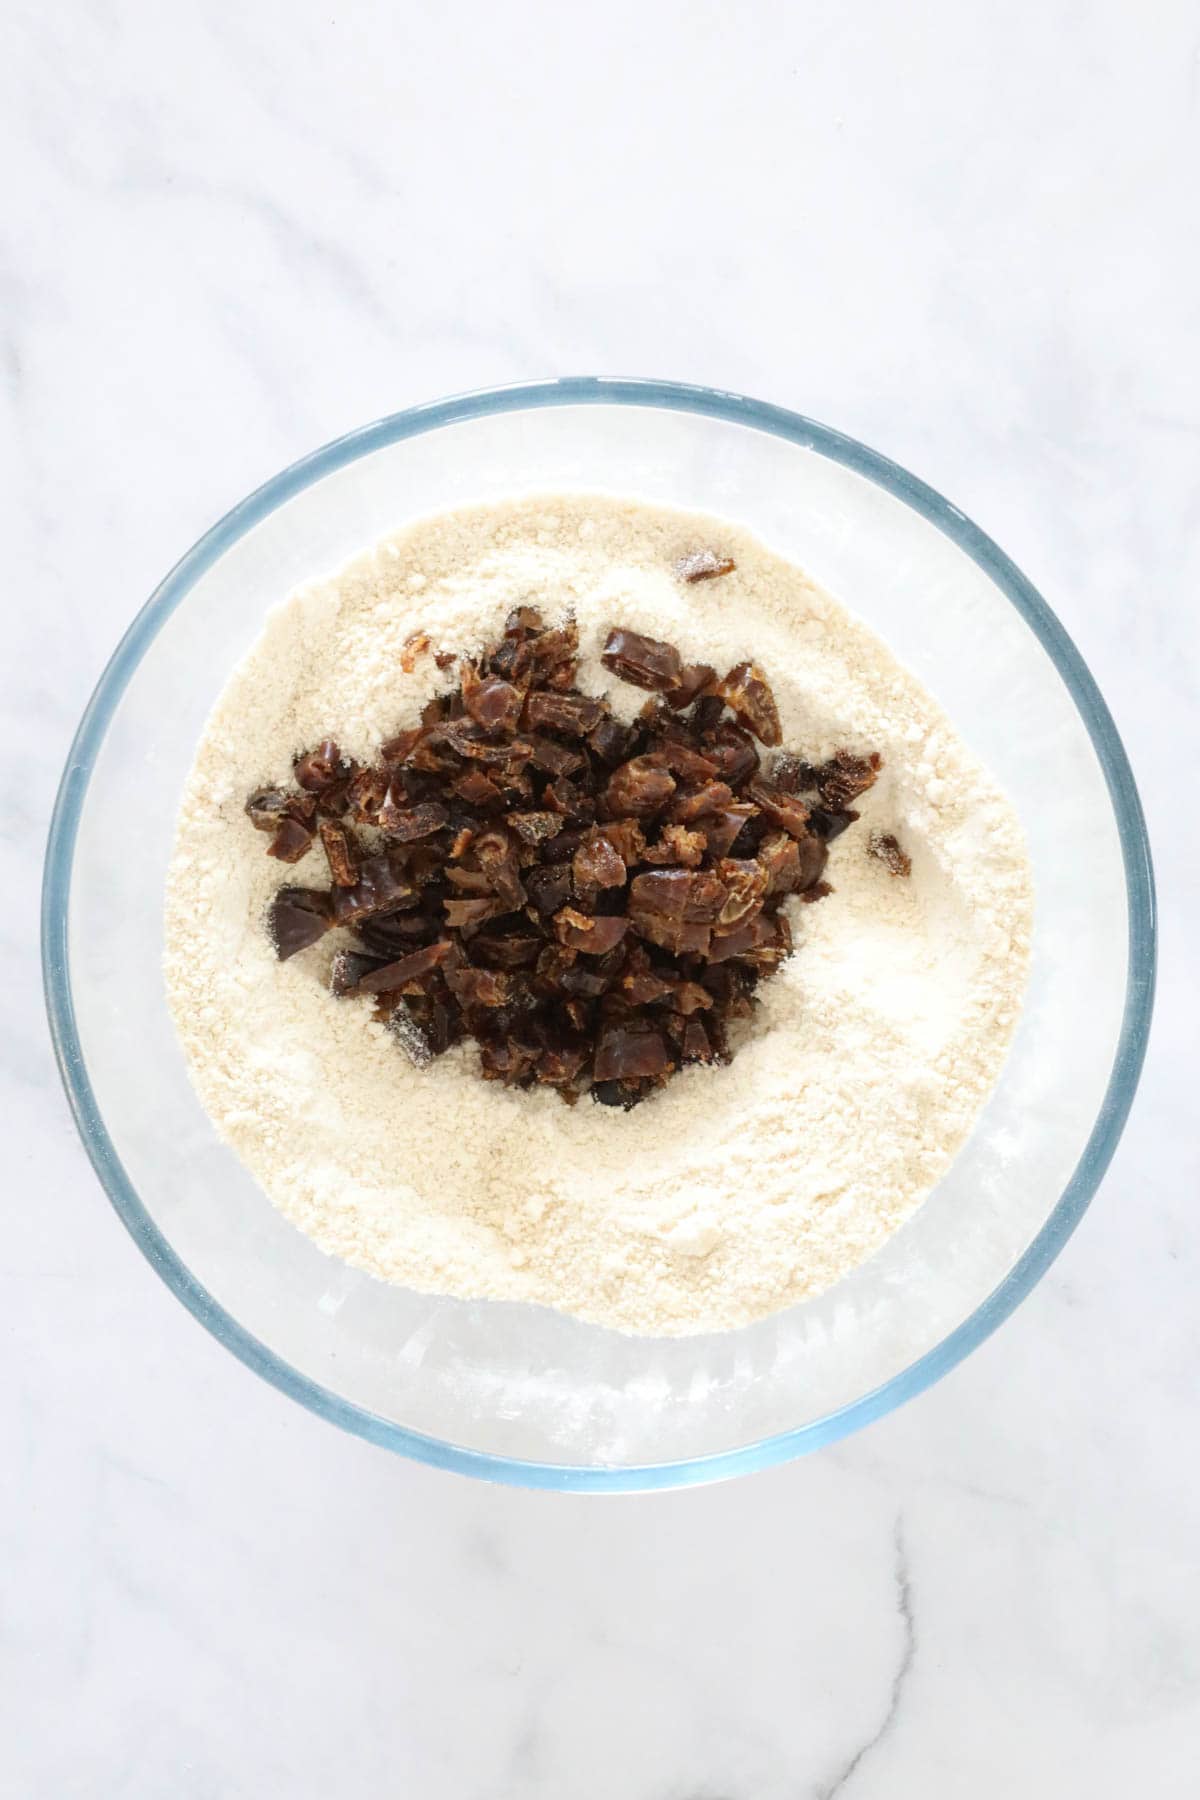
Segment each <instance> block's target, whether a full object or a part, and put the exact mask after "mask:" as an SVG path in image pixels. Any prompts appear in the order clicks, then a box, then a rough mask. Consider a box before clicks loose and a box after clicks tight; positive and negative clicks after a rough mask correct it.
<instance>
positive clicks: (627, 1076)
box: [246, 551, 911, 1108]
mask: <svg viewBox="0 0 1200 1800" xmlns="http://www.w3.org/2000/svg"><path fill="white" fill-rule="evenodd" d="M732 567H733V564H732V562H731V561H730V560H729V559H728V558H722V557H719V556H717V554H716V553H715V552H713V551H697V552H695V553H694V554H693V555H692V556H690V557H688V558H685V559H684V560H683V562H681V563H680V564H679V565H677V570H676V572H677V574H678V575H679V576H680V578H681V579H682V580H684V581H702V580H707V579H709V578H710V577H713V576H718V575H722V574H727V573H729V571H730V570H731V569H732ZM427 652H429V653H430V654H431V655H432V656H433V658H434V661H435V662H436V664H437V667H438V668H439V669H441V668H450V667H451V666H453V667H454V669H455V671H456V673H455V676H454V678H453V679H454V680H455V681H456V685H455V686H454V687H453V688H452V689H449V690H448V691H446V692H444V693H441V694H439V695H437V696H436V697H435V698H434V699H433V700H431V701H429V702H428V703H427V704H426V705H425V706H424V708H423V709H422V711H421V715H420V718H419V720H417V721H415V722H413V723H409V724H408V725H406V726H404V728H403V729H401V730H399V731H397V733H396V735H395V736H394V737H392V738H391V739H389V740H388V741H387V742H386V743H385V744H384V745H383V747H382V750H381V751H380V753H379V757H378V759H377V761H376V763H375V764H374V765H372V766H370V767H362V768H360V767H359V766H358V765H357V764H356V763H354V762H353V761H351V760H349V759H347V758H344V757H343V756H342V754H341V751H340V749H339V747H338V745H337V743H336V741H335V740H334V739H332V738H326V739H323V740H322V741H321V743H319V744H318V745H317V746H316V747H315V748H314V749H312V750H308V751H305V752H304V753H303V754H301V755H299V756H297V757H296V758H295V759H294V761H293V771H294V776H295V785H294V786H293V787H291V788H273V787H268V788H260V789H259V790H258V791H257V792H256V793H254V794H252V795H251V796H250V798H249V799H248V800H247V802H246V813H247V816H248V818H249V821H250V823H251V825H252V826H254V828H255V829H257V830H260V831H262V832H264V833H269V834H270V841H269V843H268V846H267V848H268V853H269V854H271V855H273V856H275V857H276V858H277V859H279V860H283V861H296V860H299V859H300V858H301V857H303V856H304V855H306V854H307V851H308V850H309V848H311V846H312V844H313V842H314V841H315V839H316V837H317V836H318V835H319V837H320V840H321V844H322V847H323V850H324V855H325V860H326V862H327V863H328V875H329V883H330V885H329V888H328V889H327V890H326V889H320V888H315V887H313V888H308V887H295V886H286V885H285V886H283V887H281V888H280V889H279V890H278V891H277V893H276V894H275V896H274V898H273V900H272V901H271V903H270V907H269V909H268V913H267V921H266V924H267V931H268V934H269V936H270V938H271V941H272V942H273V944H274V946H275V950H276V954H277V955H278V957H279V958H280V960H281V961H282V960H286V959H287V958H288V957H291V956H294V955H296V954H297V953H298V952H299V951H301V950H305V949H307V948H309V947H310V946H312V945H313V944H316V943H317V942H318V941H319V940H320V939H321V938H322V937H323V936H324V934H325V933H326V932H327V931H328V930H329V929H330V927H331V926H332V925H338V926H342V927H344V928H345V929H346V931H347V932H348V933H349V934H350V935H349V946H348V947H339V949H338V950H337V952H336V953H335V955H334V957H333V959H332V963H331V966H330V976H329V984H330V988H331V991H332V992H333V993H334V994H335V995H337V996H338V997H339V998H342V997H347V998H348V997H358V998H364V999H365V998H368V997H369V999H370V1001H371V1006H372V1008H373V1016H374V1017H375V1018H377V1019H379V1020H381V1021H382V1022H383V1023H384V1024H386V1026H387V1028H388V1030H389V1031H390V1032H391V1033H392V1035H393V1037H394V1038H395V1040H396V1042H397V1044H398V1045H399V1047H400V1048H401V1049H403V1051H404V1052H405V1054H406V1055H407V1056H408V1057H409V1058H410V1059H411V1061H412V1062H413V1063H414V1064H415V1065H416V1066H417V1067H419V1068H425V1067H426V1066H428V1064H429V1063H430V1062H431V1061H432V1060H433V1059H434V1058H435V1057H437V1056H440V1055H442V1054H443V1053H444V1052H445V1051H446V1050H447V1049H449V1048H450V1046H451V1045H452V1044H454V1043H457V1042H458V1041H459V1040H460V1039H463V1038H468V1039H473V1040H474V1041H475V1043H476V1045H477V1047H478V1048H477V1063H476V1066H477V1067H478V1071H479V1073H480V1075H481V1076H482V1077H483V1078H484V1079H485V1080H489V1081H499V1082H501V1083H503V1084H504V1085H506V1086H510V1087H513V1086H516V1087H529V1086H534V1085H540V1086H545V1087H548V1088H552V1089H554V1090H555V1091H556V1092H557V1093H558V1094H559V1095H560V1096H561V1097H562V1099H563V1100H564V1101H565V1102H567V1103H569V1104H572V1105H573V1104H574V1103H575V1102H576V1101H577V1100H578V1098H579V1096H580V1095H581V1094H582V1093H585V1092H586V1091H587V1090H588V1089H589V1088H590V1090H591V1092H592V1094H593V1096H594V1098H595V1099H597V1100H599V1101H601V1102H602V1103H604V1104H605V1105H610V1106H617V1107H625V1108H628V1107H630V1106H633V1105H636V1104H638V1103H639V1102H640V1101H642V1100H644V1099H645V1098H646V1097H647V1096H648V1095H650V1094H652V1093H653V1092H655V1090H656V1089H657V1088H659V1087H661V1086H662V1085H663V1083H664V1082H666V1081H667V1080H669V1079H670V1077H671V1076H672V1075H673V1074H674V1073H675V1072H676V1070H678V1069H679V1068H680V1067H682V1066H683V1065H685V1064H701V1065H707V1066H712V1065H714V1064H717V1063H721V1062H725V1061H728V1059H729V1056H730V1054H731V1043H730V1037H729V1025H730V1023H731V1022H732V1021H734V1020H738V1019H745V1018H749V1017H750V1016H751V1014H752V1013H753V1010H754V1007H755V1004H756V1001H755V998H754V989H755V986H756V984H757V983H759V982H761V981H763V980H767V979H769V978H770V977H771V975H772V974H773V973H774V971H775V970H776V968H777V967H778V965H779V963H780V962H781V961H782V960H783V959H784V957H786V956H787V955H789V954H790V952H791V948H792V939H791V931H790V928H789V925H788V919H787V915H786V913H785V911H783V910H782V909H783V908H784V906H785V903H786V902H787V901H788V900H789V899H790V898H791V897H792V896H796V897H798V898H799V899H801V900H803V901H805V902H808V903H811V902H813V901H816V900H819V899H820V898H821V897H822V896H823V895H825V894H827V893H829V892H830V891H831V890H830V888H829V885H828V883H827V882H826V881H825V880H824V879H823V875H824V872H825V867H826V863H827V860H828V856H829V844H830V843H831V842H832V841H833V839H835V838H836V837H838V836H839V835H840V834H841V833H842V832H843V831H845V830H847V829H848V828H849V827H850V826H851V825H852V824H853V823H854V822H855V821H856V819H857V816H858V815H857V813H856V812H855V811H854V810H853V808H852V806H851V802H852V801H853V800H855V799H857V798H858V796H859V795H861V794H862V793H864V792H865V791H866V790H867V788H869V787H870V786H871V785H872V784H873V782H874V781H875V779H876V776H877V774H878V771H879V769H880V767H881V763H880V759H879V757H878V756H876V755H874V754H870V753H868V754H865V755H862V756H859V755H857V754H855V753H852V752H851V751H849V750H838V751H837V752H836V753H835V754H834V756H832V757H830V758H829V759H828V760H827V761H826V762H824V763H813V762H809V761H805V760H804V759H802V758H801V757H800V756H798V755H795V754H793V753H792V752H791V751H788V750H782V751H780V752H779V753H778V754H776V755H775V756H774V757H773V758H772V759H771V760H770V763H769V766H768V767H763V766H762V764H761V762H760V755H759V748H758V746H759V745H763V744H765V745H769V746H772V747H774V746H776V745H778V744H779V742H780V735H781V734H780V722H779V712H778V708H777V706H776V703H775V699H774V695H773V694H772V692H771V687H770V684H769V682H768V680H767V677H766V676H765V674H764V673H763V671H762V669H761V668H760V667H759V666H758V665H757V664H756V663H755V662H753V661H752V660H751V659H749V658H747V659H746V660H745V661H743V662H741V663H738V664H737V665H736V666H735V667H734V668H732V669H730V670H729V672H728V673H727V674H726V675H725V676H724V677H723V678H721V679H718V677H717V674H716V671H715V670H714V669H713V668H712V667H710V666H709V665H708V664H706V663H689V664H685V663H684V661H683V658H682V657H681V655H680V653H679V651H678V649H677V647H676V646H675V645H673V644H670V643H666V642H663V641H661V640H659V639H657V638H651V637H647V636H645V635H644V634H642V633H640V632H635V631H630V630H627V629H625V628H624V627H619V626H618V627H614V628H613V629H612V630H611V631H610V632H609V634H608V637H607V639H606V641H605V645H604V650H603V653H602V658H601V660H602V662H603V664H604V666H605V667H606V668H608V669H609V670H610V671H611V673H612V674H613V675H615V676H617V677H618V678H619V679H621V680H623V681H627V682H630V683H632V684H633V685H634V686H635V687H640V688H642V689H644V690H647V691H648V692H649V694H650V695H651V698H650V699H649V700H647V702H646V704H645V705H644V706H643V708H642V710H641V712H640V714H639V716H638V718H637V719H636V721H635V722H634V724H633V725H632V726H629V725H626V724H624V723H623V722H622V721H621V720H620V719H618V718H617V717H616V716H615V715H614V714H613V712H612V710H611V708H610V706H609V704H608V702H607V700H605V699H597V698H596V697H595V696H594V695H591V694H585V693H583V692H581V691H580V689H579V687H578V686H577V677H578V659H579V638H578V632H577V630H576V628H575V626H574V624H573V622H571V621H568V622H567V623H566V624H564V625H560V626H557V627H553V628H549V629H548V628H547V627H546V626H545V624H544V622H543V620H542V617H541V615H540V614H539V613H538V612H537V610H536V609H535V608H533V607H531V606H521V607H517V608H515V609H514V610H513V612H512V613H510V615H509V617H508V619H507V621H506V624H505V629H504V636H503V638H502V639H501V640H500V641H499V642H497V643H495V644H493V645H492V646H490V648H488V649H486V650H485V651H484V652H483V654H482V655H481V656H480V657H479V658H478V659H476V660H473V661H472V660H468V659H466V658H459V659H455V658H453V657H450V656H445V655H443V654H441V653H440V652H438V651H437V650H436V649H435V648H434V647H433V646H432V645H431V643H430V641H429V639H428V637H427V635H426V634H424V633H420V634H418V635H417V637H416V638H414V639H412V640H410V642H409V643H408V644H407V645H406V646H405V649H404V651H403V652H402V661H405V662H406V665H412V664H414V663H415V660H416V658H417V656H419V655H424V654H426V653H427ZM360 827H369V828H370V830H369V832H362V833H360V831H359V830H358V829H357V828H360ZM372 834H375V835H372ZM379 834H382V836H380V835H379ZM867 849H868V851H869V853H870V854H871V855H873V856H876V857H878V858H879V859H880V860H881V861H883V862H884V864H885V866H886V867H887V868H888V869H889V870H890V871H891V872H892V873H893V874H897V875H905V874H907V873H908V872H909V869H910V867H911V864H910V862H909V859H908V857H907V855H906V853H905V852H904V851H903V849H902V848H901V847H900V845H899V843H898V841H897V840H896V838H895V837H893V836H891V835H890V834H887V833H882V832H874V833H872V835H871V837H870V840H869V842H868V845H867Z"/></svg>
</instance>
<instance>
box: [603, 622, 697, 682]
mask: <svg viewBox="0 0 1200 1800" xmlns="http://www.w3.org/2000/svg"><path fill="white" fill-rule="evenodd" d="M600 660H601V662H602V663H603V664H604V666H605V668H606V669H611V670H612V672H613V674H614V675H619V676H620V677H621V680H622V681H629V682H632V683H633V685H634V687H640V688H649V689H650V690H651V692H652V693H659V694H665V693H666V692H667V691H668V690H669V689H671V688H673V687H677V686H678V685H679V681H680V678H681V676H682V674H683V659H682V657H681V656H680V654H679V652H678V650H676V648H675V646H674V644H664V643H663V642H662V641H661V640H660V639H659V638H652V637H643V636H642V634H641V632H640V631H622V630H620V629H618V630H616V631H610V632H609V634H608V639H607V642H606V643H605V646H604V649H603V651H602V652H601V655H600Z"/></svg>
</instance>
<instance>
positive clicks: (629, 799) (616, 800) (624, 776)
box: [602, 756, 675, 819]
mask: <svg viewBox="0 0 1200 1800" xmlns="http://www.w3.org/2000/svg"><path fill="white" fill-rule="evenodd" d="M674 792H675V777H674V776H673V775H672V774H671V772H670V770H669V769H664V768H663V767H662V766H661V765H660V764H659V762H658V761H657V759H656V758H655V757H653V756H635V757H633V758H632V759H631V760H630V761H629V762H627V763H622V764H621V766H620V768H619V769H615V770H614V771H613V773H612V774H611V775H610V776H609V778H608V781H607V782H606V784H605V787H604V793H603V796H602V799H603V804H604V810H605V814H606V816H607V817H608V818H610V819H622V818H634V819H649V818H652V817H653V815H654V814H655V813H656V812H661V811H662V809H663V807H664V806H665V805H666V803H667V801H668V800H669V799H670V798H671V795H672V794H673V793H674Z"/></svg>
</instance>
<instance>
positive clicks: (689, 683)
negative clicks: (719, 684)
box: [666, 663, 717, 712]
mask: <svg viewBox="0 0 1200 1800" xmlns="http://www.w3.org/2000/svg"><path fill="white" fill-rule="evenodd" d="M716 678H717V671H716V670H715V669H714V668H713V667H712V665H711V664H710V663H688V664H687V666H686V667H685V668H684V669H683V671H682V672H681V674H680V677H679V680H678V681H677V682H676V683H675V686H674V687H672V688H668V689H667V691H666V700H667V705H668V706H674V707H677V708H678V709H679V711H680V712H682V711H683V709H684V707H687V706H691V704H692V702H693V701H694V700H696V699H697V698H698V697H699V696H700V694H701V693H703V691H704V689H705V688H706V687H707V686H708V684H709V682H710V681H715V680H716Z"/></svg>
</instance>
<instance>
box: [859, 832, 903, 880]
mask: <svg viewBox="0 0 1200 1800" xmlns="http://www.w3.org/2000/svg"><path fill="white" fill-rule="evenodd" d="M867 849H868V851H869V852H870V854H871V855H872V856H874V857H877V858H878V860H879V861H880V862H881V863H882V864H883V866H884V868H885V869H886V870H887V871H888V873H889V875H911V874H912V857H911V856H909V855H908V853H907V852H906V851H904V850H902V849H901V848H900V844H899V841H898V840H897V839H896V838H894V837H893V836H892V834H891V832H890V831H873V832H872V833H871V835H870V837H869V838H868V839H867Z"/></svg>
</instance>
